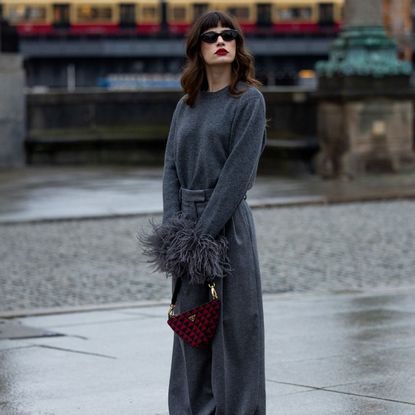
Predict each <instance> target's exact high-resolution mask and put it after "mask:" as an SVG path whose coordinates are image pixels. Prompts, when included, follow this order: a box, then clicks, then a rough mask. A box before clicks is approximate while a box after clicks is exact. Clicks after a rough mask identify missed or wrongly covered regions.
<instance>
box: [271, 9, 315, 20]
mask: <svg viewBox="0 0 415 415" xmlns="http://www.w3.org/2000/svg"><path fill="white" fill-rule="evenodd" d="M312 13H313V9H312V8H311V7H287V8H285V9H279V10H278V19H279V20H310V19H311V15H312Z"/></svg>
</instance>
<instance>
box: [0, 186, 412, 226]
mask: <svg viewBox="0 0 415 415" xmlns="http://www.w3.org/2000/svg"><path fill="white" fill-rule="evenodd" d="M412 199H415V191H412V190H408V191H402V190H398V191H389V192H387V193H372V194H371V193H368V194H367V193H366V194H358V195H328V196H318V195H317V196H314V195H312V196H304V197H298V196H293V197H292V198H290V197H275V198H264V199H252V200H248V204H249V206H250V207H251V208H252V209H265V208H286V207H306V206H321V205H323V206H325V205H337V204H348V203H368V202H383V201H392V200H412ZM162 213H163V212H162V210H154V211H148V212H136V213H111V214H102V215H91V216H67V217H59V218H38V219H27V220H25V219H20V220H1V219H0V226H12V225H20V224H28V225H30V224H37V223H53V222H67V221H82V220H102V219H117V218H129V217H130V218H140V217H146V216H159V215H161V214H162Z"/></svg>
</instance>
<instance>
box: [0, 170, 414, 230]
mask: <svg viewBox="0 0 415 415" xmlns="http://www.w3.org/2000/svg"><path fill="white" fill-rule="evenodd" d="M161 175H162V171H161V169H160V168H137V167H119V166H95V167H94V166H88V167H85V166H73V167H66V166H56V167H53V166H51V167H43V166H28V167H25V168H23V169H16V170H11V171H4V170H3V171H1V170H0V200H1V204H0V223H11V222H22V221H40V220H48V219H52V220H56V219H70V218H96V217H101V218H102V217H114V216H125V215H136V214H148V213H160V212H161V210H162V199H161ZM248 196H249V203H250V205H251V206H252V207H264V206H285V205H287V206H292V205H302V204H313V203H317V204H322V203H323V204H324V203H330V202H342V201H346V202H347V201H353V200H359V201H361V200H379V199H396V198H415V172H412V173H405V174H383V175H380V174H372V175H368V176H366V177H363V178H360V179H359V180H354V181H343V180H322V179H320V178H319V177H317V176H315V175H308V176H299V177H294V178H293V177H283V176H258V177H257V180H256V184H255V186H254V187H253V188H252V189H251V190H250V191H249V192H248Z"/></svg>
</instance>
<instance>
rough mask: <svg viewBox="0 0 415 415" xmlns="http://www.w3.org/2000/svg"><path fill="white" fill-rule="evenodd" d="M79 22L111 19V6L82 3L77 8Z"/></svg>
mask: <svg viewBox="0 0 415 415" xmlns="http://www.w3.org/2000/svg"><path fill="white" fill-rule="evenodd" d="M77 17H78V21H79V22H92V21H101V22H102V21H111V19H112V8H111V7H110V6H91V5H87V4H85V5H82V6H78V8H77Z"/></svg>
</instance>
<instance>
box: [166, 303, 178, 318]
mask: <svg viewBox="0 0 415 415" xmlns="http://www.w3.org/2000/svg"><path fill="white" fill-rule="evenodd" d="M174 307H176V304H170V307H169V312H168V313H167V315H168V316H169V318H172V317H174Z"/></svg>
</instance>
